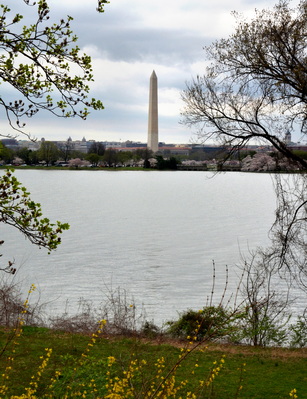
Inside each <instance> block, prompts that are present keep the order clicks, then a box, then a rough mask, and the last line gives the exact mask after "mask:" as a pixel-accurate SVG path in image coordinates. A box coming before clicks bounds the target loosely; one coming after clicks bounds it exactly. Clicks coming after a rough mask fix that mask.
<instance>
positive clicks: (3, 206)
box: [0, 170, 69, 251]
mask: <svg viewBox="0 0 307 399" xmlns="http://www.w3.org/2000/svg"><path fill="white" fill-rule="evenodd" d="M0 222H3V223H6V224H8V225H10V226H13V227H15V228H17V229H18V230H19V231H21V232H22V233H23V234H24V235H25V237H26V238H28V239H29V240H30V241H31V243H33V244H35V245H38V246H39V247H45V248H47V249H48V250H49V251H51V250H54V249H56V248H57V247H58V245H59V244H60V243H61V238H60V234H62V232H63V231H64V230H67V229H68V228H69V225H68V224H67V223H61V222H58V221H57V222H56V223H51V222H50V220H49V219H48V218H45V217H43V214H42V209H41V205H40V204H39V203H36V202H34V201H32V199H31V198H30V194H29V193H28V191H27V190H26V188H25V187H23V186H22V184H21V183H20V182H19V181H18V180H17V179H16V177H15V176H14V175H13V173H12V171H11V170H7V171H6V173H5V174H4V175H3V176H1V178H0Z"/></svg>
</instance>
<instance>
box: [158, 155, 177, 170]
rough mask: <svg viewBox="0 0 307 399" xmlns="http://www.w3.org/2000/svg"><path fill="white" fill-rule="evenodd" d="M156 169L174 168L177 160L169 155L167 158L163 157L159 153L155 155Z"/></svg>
mask: <svg viewBox="0 0 307 399" xmlns="http://www.w3.org/2000/svg"><path fill="white" fill-rule="evenodd" d="M156 160H157V169H159V170H165V169H170V170H176V169H177V165H178V163H179V161H178V160H177V159H176V158H175V157H170V158H169V159H164V158H163V157H162V156H161V155H156Z"/></svg>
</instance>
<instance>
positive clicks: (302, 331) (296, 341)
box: [289, 316, 307, 348]
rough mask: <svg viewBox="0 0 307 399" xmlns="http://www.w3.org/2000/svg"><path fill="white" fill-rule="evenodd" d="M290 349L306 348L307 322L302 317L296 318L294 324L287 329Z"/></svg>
mask: <svg viewBox="0 0 307 399" xmlns="http://www.w3.org/2000/svg"><path fill="white" fill-rule="evenodd" d="M289 333H290V334H289V335H290V342H289V345H290V347H291V348H306V347H307V321H306V319H305V318H304V317H302V316H300V317H298V319H297V321H296V323H295V324H292V325H291V326H290V328H289Z"/></svg>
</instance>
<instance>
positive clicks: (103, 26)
mask: <svg viewBox="0 0 307 399" xmlns="http://www.w3.org/2000/svg"><path fill="white" fill-rule="evenodd" d="M10 1H14V2H15V1H16V0H10ZM10 1H8V3H10ZM19 1H21V0H19ZM276 2H277V0H276V1H275V0H258V1H254V0H233V1H229V0H207V1H200V0H155V1H149V0H111V3H110V4H108V5H106V6H105V13H104V14H98V13H97V12H96V0H48V4H49V6H50V8H51V14H50V16H51V20H52V21H53V20H55V21H56V20H58V19H59V18H61V17H63V16H66V15H71V16H72V17H73V18H74V21H73V22H72V29H73V30H74V32H75V33H76V34H77V36H78V37H79V46H80V47H81V48H82V50H84V51H85V52H86V53H87V54H89V55H91V56H92V61H93V67H94V75H95V83H94V84H93V86H92V92H91V96H93V97H95V98H99V99H101V100H102V102H103V104H104V106H105V109H104V110H103V111H99V112H93V113H91V115H90V116H89V118H88V120H87V121H82V120H80V119H79V118H78V119H69V120H64V119H55V118H51V117H50V116H49V115H47V114H46V113H45V114H44V113H39V114H38V115H36V116H35V118H33V119H32V120H29V121H28V122H27V129H28V131H30V132H31V133H32V134H33V135H34V136H36V137H37V138H39V139H40V138H41V137H45V138H46V139H47V140H65V139H67V138H68V137H69V136H71V137H72V139H73V140H80V139H82V137H83V136H84V137H85V138H86V139H87V140H90V139H94V140H97V141H100V140H101V141H104V140H108V141H113V140H114V141H126V140H135V141H141V142H146V141H147V117H148V96H149V78H150V75H151V73H152V71H153V70H155V72H156V74H157V77H158V90H159V94H158V96H159V141H163V142H166V143H189V142H190V141H191V140H193V131H192V130H190V129H188V128H187V127H185V126H183V125H181V124H180V123H179V122H180V111H181V110H182V108H183V104H182V102H181V99H180V92H181V91H182V90H183V89H184V88H185V82H186V81H189V80H191V78H192V77H195V76H196V75H197V74H202V72H203V70H204V65H205V59H204V51H203V47H204V46H206V45H209V44H210V43H211V42H212V41H214V40H215V39H218V38H222V37H227V36H228V35H229V34H231V32H232V31H233V29H234V18H233V17H232V15H231V11H233V10H236V11H239V12H242V13H243V14H245V15H252V14H253V12H254V10H255V8H258V9H263V8H267V7H272V6H273V5H274V4H275V3H276ZM296 3H297V2H296ZM293 4H294V3H293ZM27 8H29V7H27ZM29 11H30V10H29Z"/></svg>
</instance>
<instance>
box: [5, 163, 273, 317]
mask: <svg viewBox="0 0 307 399" xmlns="http://www.w3.org/2000/svg"><path fill="white" fill-rule="evenodd" d="M1 173H3V171H2V172H1ZM15 175H16V176H17V178H18V179H19V180H20V181H21V182H22V183H23V185H25V186H26V187H27V189H28V190H29V191H30V192H31V197H32V198H33V200H35V201H36V202H40V203H41V204H42V208H43V212H44V216H47V217H49V218H50V219H51V220H60V221H62V222H68V223H69V224H70V226H71V228H70V230H68V231H67V232H65V233H64V234H63V236H62V240H63V242H62V244H61V245H60V247H59V248H58V249H57V251H56V252H53V253H51V254H50V255H48V254H47V251H46V250H44V249H38V248H37V247H35V246H33V245H31V244H30V243H29V242H28V241H27V240H25V239H24V237H23V236H22V234H21V233H19V232H18V231H16V230H15V229H13V228H12V227H9V226H3V225H1V226H0V238H1V239H4V240H5V244H4V245H3V246H2V247H1V252H2V253H3V257H2V258H1V263H2V265H3V264H4V262H6V261H7V260H9V259H11V260H12V259H14V260H15V265H16V267H17V269H18V273H17V275H16V277H15V278H16V279H17V280H19V281H22V285H23V287H24V290H25V292H26V291H27V289H28V287H29V286H30V285H31V284H32V283H34V284H35V285H37V286H38V287H39V291H40V295H41V302H49V310H50V311H52V312H54V313H57V314H60V313H62V311H63V310H64V307H65V303H66V301H67V300H68V301H69V307H70V310H71V311H73V310H74V309H76V307H77V304H78V301H79V299H80V298H81V297H82V298H84V299H87V300H91V301H93V303H94V304H98V303H100V302H101V301H103V300H104V295H105V293H106V291H107V290H108V289H115V288H117V287H121V288H122V289H125V290H127V293H128V297H133V298H134V302H135V304H136V305H137V306H141V305H142V304H143V305H144V308H145V310H146V313H147V318H148V319H149V320H154V321H155V322H156V323H157V324H161V323H162V322H163V321H165V320H169V319H172V318H174V317H176V316H177V312H180V311H183V310H186V309H188V308H193V309H199V308H201V307H202V306H204V305H205V303H206V299H207V297H208V296H209V295H210V292H211V287H212V264H213V261H214V263H215V267H216V281H215V298H216V300H218V299H219V298H220V296H221V293H222V291H223V288H224V285H225V267H226V265H227V266H228V268H229V288H228V292H231V291H232V290H233V291H235V289H236V286H237V282H238V275H239V274H240V272H239V270H238V269H237V266H236V265H238V264H240V261H241V259H242V256H244V255H247V254H248V252H249V251H250V250H253V249H255V248H256V247H257V246H265V245H266V244H268V242H269V239H268V233H269V229H270V227H271V224H272V222H273V220H274V209H275V203H276V201H275V196H274V190H273V183H272V176H270V175H269V174H249V173H231V172H229V173H224V174H218V175H214V174H213V173H211V172H186V171H176V172H164V171H163V172H158V171H151V172H145V171H92V170H84V171H72V170H67V171H62V170H59V171H56V170H17V171H16V172H15Z"/></svg>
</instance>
